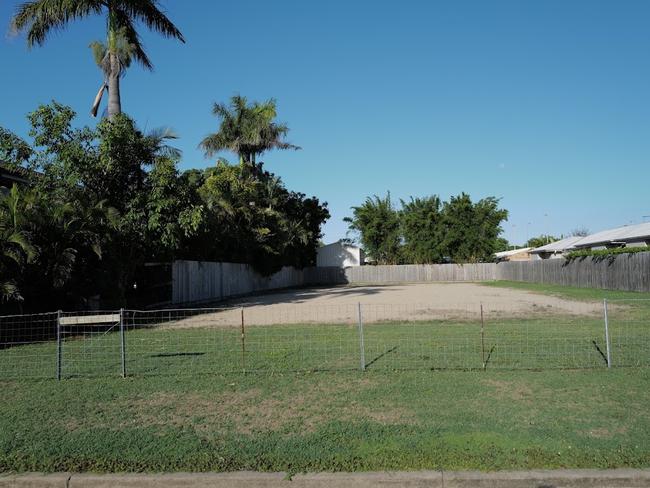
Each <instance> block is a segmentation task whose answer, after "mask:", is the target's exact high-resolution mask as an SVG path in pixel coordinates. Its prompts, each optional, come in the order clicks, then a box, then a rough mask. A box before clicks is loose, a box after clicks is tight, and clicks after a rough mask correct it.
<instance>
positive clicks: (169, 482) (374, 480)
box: [0, 469, 650, 488]
mask: <svg viewBox="0 0 650 488" xmlns="http://www.w3.org/2000/svg"><path fill="white" fill-rule="evenodd" d="M377 486H378V487H398V486H399V487H413V488H415V487H417V488H421V487H422V488H423V487H426V488H496V487H499V488H502V487H503V488H647V487H650V469H613V470H591V469H586V470H581V469H578V470H573V469H571V470H555V471H501V472H494V473H482V472H473V471H416V472H396V473H389V472H385V473H317V474H301V475H295V476H293V477H292V479H291V480H289V479H287V476H286V475H285V474H284V473H256V472H246V471H242V472H236V473H176V474H72V473H56V474H47V475H45V474H21V475H0V488H82V487H83V488H136V487H142V488H149V487H151V488H154V487H156V488H190V487H191V488H243V487H246V488H276V487H278V488H282V487H291V488H371V487H377Z"/></svg>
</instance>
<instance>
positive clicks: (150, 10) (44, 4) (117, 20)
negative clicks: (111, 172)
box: [11, 0, 185, 116]
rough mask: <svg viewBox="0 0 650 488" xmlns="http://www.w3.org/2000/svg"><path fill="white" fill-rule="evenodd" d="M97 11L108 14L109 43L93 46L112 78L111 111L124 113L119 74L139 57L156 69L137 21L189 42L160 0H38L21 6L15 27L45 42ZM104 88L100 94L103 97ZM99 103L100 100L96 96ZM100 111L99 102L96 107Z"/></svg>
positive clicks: (33, 39)
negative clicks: (72, 23) (162, 7)
mask: <svg viewBox="0 0 650 488" xmlns="http://www.w3.org/2000/svg"><path fill="white" fill-rule="evenodd" d="M93 15H102V16H104V17H105V18H106V31H107V32H106V44H105V45H103V44H101V43H93V45H91V49H92V50H93V53H94V54H95V58H96V60H97V61H98V64H100V65H101V67H102V69H103V70H104V72H105V75H106V78H107V79H108V80H109V87H110V92H109V107H108V111H109V115H110V116H113V115H116V114H118V113H121V102H120V97H119V77H120V74H121V73H122V72H123V69H124V68H125V67H126V66H128V64H130V62H131V60H132V59H135V60H136V61H137V62H138V63H140V64H141V65H142V66H143V67H145V68H146V69H149V70H151V69H153V65H152V63H151V60H150V59H149V56H148V55H147V53H146V52H145V50H144V45H143V44H142V40H141V39H140V35H139V34H138V32H137V30H136V24H137V23H142V24H144V25H145V26H147V27H148V28H149V29H151V30H153V31H156V32H158V33H159V34H161V35H162V36H164V37H168V38H172V39H177V40H179V41H181V42H185V39H184V38H183V34H181V32H180V30H178V28H177V27H176V26H175V25H174V24H173V23H172V22H171V20H169V19H168V18H167V16H166V15H165V13H164V12H163V11H162V10H161V9H160V8H159V5H158V1H157V0H137V1H132V0H111V1H108V2H106V1H97V0H74V1H72V0H66V1H61V0H59V1H52V0H34V1H29V2H24V3H22V4H21V5H19V6H18V9H17V11H16V14H15V15H14V17H13V18H12V20H11V25H12V29H13V30H14V31H16V32H19V31H22V32H25V33H26V34H27V45H28V46H29V47H32V46H34V45H38V46H41V45H43V44H44V43H45V41H46V40H47V38H48V37H49V36H50V35H51V34H52V33H53V32H55V31H57V30H61V29H63V28H65V27H67V25H68V24H69V23H70V22H72V21H76V20H81V19H84V18H87V17H90V16H93ZM102 92H103V87H102V90H100V93H99V94H98V98H100V97H101V93H102ZM95 104H96V105H98V104H99V101H98V100H96V102H95ZM93 111H94V112H95V113H96V106H95V107H93Z"/></svg>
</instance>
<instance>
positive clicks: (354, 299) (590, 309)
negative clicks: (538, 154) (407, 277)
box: [170, 283, 602, 327]
mask: <svg viewBox="0 0 650 488" xmlns="http://www.w3.org/2000/svg"><path fill="white" fill-rule="evenodd" d="M359 304H361V309H362V314H363V320H364V322H365V323H373V322H382V321H396V320H399V321H413V320H467V319H471V320H475V319H476V318H477V317H479V316H480V310H481V306H482V307H483V311H484V313H485V314H486V316H487V317H490V318H494V317H499V318H504V317H530V316H558V315H564V316H567V315H569V316H591V317H593V316H596V315H597V314H599V313H600V312H601V309H602V305H601V304H600V303H598V302H584V301H573V300H567V299H563V298H558V297H553V296H548V295H541V294H536V293H532V292H528V291H523V290H514V289H507V288H494V287H487V286H482V285H480V284H477V283H418V284H404V285H383V286H372V285H371V286H341V287H333V288H332V287H329V288H305V289H292V290H283V291H279V292H277V293H268V294H262V295H256V296H250V297H244V298H241V299H238V300H231V301H229V302H227V303H226V304H218V306H227V307H232V308H233V309H232V310H227V311H223V312H215V313H213V314H209V315H205V314H203V315H201V316H195V317H191V318H187V319H184V320H181V321H178V322H175V323H174V324H173V325H174V326H175V327H202V326H210V325H232V326H235V325H238V324H240V323H241V310H240V307H243V309H244V316H245V322H246V325H273V324H300V323H318V324H328V323H339V324H340V323H356V321H357V320H358V307H359ZM170 325H171V324H170Z"/></svg>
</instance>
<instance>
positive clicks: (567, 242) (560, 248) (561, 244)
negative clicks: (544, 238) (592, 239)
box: [530, 236, 584, 259]
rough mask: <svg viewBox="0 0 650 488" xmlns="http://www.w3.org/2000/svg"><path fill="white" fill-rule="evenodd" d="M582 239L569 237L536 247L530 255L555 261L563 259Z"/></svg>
mask: <svg viewBox="0 0 650 488" xmlns="http://www.w3.org/2000/svg"><path fill="white" fill-rule="evenodd" d="M582 239H584V237H582V236H571V237H565V238H564V239H560V240H559V241H555V242H551V243H549V244H546V245H544V246H541V247H536V248H535V249H533V250H531V251H530V253H531V254H533V255H535V256H539V258H540V259H557V258H561V257H563V256H564V255H565V254H566V253H567V252H569V251H571V250H572V249H573V246H574V245H575V244H576V243H578V242H579V241H581V240H582Z"/></svg>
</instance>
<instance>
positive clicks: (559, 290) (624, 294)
mask: <svg viewBox="0 0 650 488" xmlns="http://www.w3.org/2000/svg"><path fill="white" fill-rule="evenodd" d="M481 284H482V285H484V286H493V287H496V288H513V289H516V290H525V291H531V292H534V293H541V294H544V295H553V296H557V297H560V298H567V299H569V300H582V301H600V302H602V301H603V299H604V298H607V299H608V300H630V299H632V300H638V299H644V300H650V293H642V292H636V291H616V290H601V289H598V288H575V287H572V286H561V285H547V284H541V283H525V282H521V281H486V282H483V283H481Z"/></svg>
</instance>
